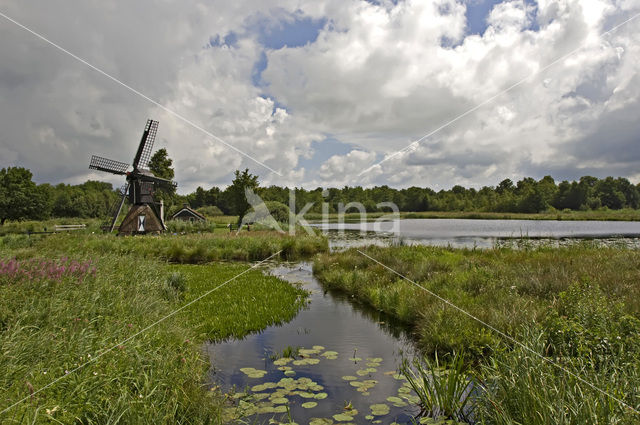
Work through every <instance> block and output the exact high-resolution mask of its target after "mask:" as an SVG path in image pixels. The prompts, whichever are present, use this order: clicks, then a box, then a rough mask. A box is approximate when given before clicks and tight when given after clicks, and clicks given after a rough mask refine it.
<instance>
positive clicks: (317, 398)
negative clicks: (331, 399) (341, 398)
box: [314, 393, 328, 400]
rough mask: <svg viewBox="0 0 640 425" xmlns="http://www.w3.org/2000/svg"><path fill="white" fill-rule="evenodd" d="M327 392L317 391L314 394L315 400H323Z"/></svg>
mask: <svg viewBox="0 0 640 425" xmlns="http://www.w3.org/2000/svg"><path fill="white" fill-rule="evenodd" d="M327 396H328V394H327V393H318V394H316V395H315V396H314V398H315V399H316V400H324V399H325V398H327Z"/></svg>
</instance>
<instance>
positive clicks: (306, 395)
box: [298, 391, 316, 398]
mask: <svg viewBox="0 0 640 425" xmlns="http://www.w3.org/2000/svg"><path fill="white" fill-rule="evenodd" d="M298 395H299V396H300V397H302V398H314V397H315V396H316V394H313V393H309V392H306V391H298Z"/></svg>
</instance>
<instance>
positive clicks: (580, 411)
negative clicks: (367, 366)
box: [314, 243, 640, 425]
mask: <svg viewBox="0 0 640 425" xmlns="http://www.w3.org/2000/svg"><path fill="white" fill-rule="evenodd" d="M365 251H366V253H367V255H370V256H371V257H373V258H375V259H377V260H378V261H380V262H381V263H383V264H385V265H387V266H389V267H390V268H392V269H394V270H396V271H398V272H399V273H401V274H402V275H404V276H407V277H408V278H409V279H411V280H413V281H415V282H417V283H418V284H420V285H421V286H423V287H424V288H426V289H427V290H429V291H431V292H433V293H435V294H438V295H439V296H441V297H443V298H445V299H447V300H449V301H450V302H452V303H453V304H455V305H456V306H458V307H460V308H462V309H464V310H465V311H467V312H469V313H470V314H472V315H473V316H475V317H477V318H479V319H480V320H482V321H483V322H485V323H487V324H490V325H491V326H493V327H495V328H497V329H499V330H500V331H501V332H504V333H506V334H508V335H511V336H512V337H513V338H515V339H516V340H517V341H520V342H522V343H523V344H525V345H526V346H527V347H528V348H529V349H530V350H527V349H524V348H522V347H521V346H519V345H517V344H513V342H512V341H511V340H508V339H504V338H502V337H500V336H499V335H497V334H495V333H493V331H491V330H490V329H489V328H488V327H486V326H483V325H482V324H480V323H479V322H477V321H475V320H473V319H471V318H470V317H468V316H465V315H464V314H462V313H461V312H460V311H458V310H456V309H454V308H452V307H450V306H447V305H446V304H445V303H443V302H442V301H440V300H438V299H437V298H436V297H434V296H432V295H431V294H429V293H428V292H427V291H424V290H422V289H420V288H417V287H416V286H414V285H413V284H411V283H409V282H407V281H405V280H403V279H401V278H399V277H398V276H397V275H395V274H393V273H392V272H390V271H389V270H387V269H385V268H383V267H382V266H380V265H378V264H376V263H375V262H373V261H371V260H370V259H368V258H366V257H365V256H363V255H361V254H359V253H358V252H357V251H355V250H349V251H346V252H342V253H339V254H323V255H320V256H319V257H318V258H317V259H316V260H315V262H314V273H315V275H316V276H317V277H318V278H319V279H320V280H321V282H322V283H323V285H324V286H325V287H326V288H332V289H337V290H341V291H344V292H346V293H348V294H351V295H353V296H354V298H355V299H357V300H359V301H361V302H363V303H366V304H369V305H371V306H373V307H375V308H377V309H379V310H382V311H384V312H386V313H388V314H390V315H392V316H395V317H396V318H398V319H400V320H402V321H404V322H406V323H407V324H409V325H411V326H412V327H413V331H414V336H415V339H416V341H417V342H418V344H419V346H420V347H421V348H422V349H423V351H424V352H425V353H426V354H427V355H428V356H433V355H439V356H446V355H447V354H449V353H453V352H458V353H462V354H461V356H462V358H464V359H465V362H466V363H467V364H468V366H469V367H472V368H473V369H474V370H475V371H476V373H477V378H476V381H477V382H479V383H480V384H479V385H481V386H482V387H484V390H482V391H480V393H479V396H478V398H477V400H476V401H475V403H476V407H477V415H478V416H477V417H476V420H477V421H478V423H483V424H531V425H537V424H539V425H542V424H548V423H554V424H581V423H603V424H604V423H606V424H609V423H621V424H627V423H629V424H630V423H638V421H639V420H640V415H638V414H637V413H635V412H633V411H631V410H628V409H626V408H625V407H624V406H623V405H621V404H620V403H618V402H617V401H616V400H614V399H612V398H611V397H608V396H606V395H603V394H602V393H600V392H598V391H597V390H594V389H593V388H591V387H590V386H589V385H587V384H585V382H584V381H581V380H579V379H577V378H576V376H581V377H583V379H584V380H585V381H587V382H590V383H593V385H596V386H597V387H599V388H601V389H602V390H604V391H605V392H608V393H610V394H612V395H613V396H615V397H617V398H619V399H621V400H623V401H624V402H625V403H627V404H629V405H631V406H634V407H635V408H640V391H639V390H638V388H640V320H639V319H638V318H639V317H640V303H639V302H638V300H639V298H638V296H639V295H640V250H633V249H624V248H602V247H596V246H595V245H594V244H591V243H582V244H578V245H575V246H571V247H563V248H551V247H538V248H533V249H520V250H515V249H508V248H500V249H491V250H471V249H448V248H435V247H389V248H380V247H369V248H367V249H366V250H365ZM545 359H546V360H545ZM549 361H552V362H557V363H559V364H560V365H561V366H562V367H563V368H564V369H566V370H568V371H569V372H570V373H567V372H565V371H563V370H560V369H558V368H556V367H555V366H553V365H551V364H550V363H549ZM458 375H459V374H458ZM448 378H449V376H448V375H445V376H444V377H439V378H437V379H436V380H435V383H434V384H433V383H432V385H431V386H430V387H429V386H427V387H426V390H427V391H423V395H425V400H426V401H429V400H433V399H437V397H436V396H437V395H440V394H442V395H444V396H447V394H448V391H449V390H448V389H449V388H452V386H450V385H449V384H448V383H447V382H446V379H448ZM455 388H459V386H457V387H455ZM429 391H431V393H432V394H431V395H429ZM417 392H418V393H419V391H417ZM434 394H435V395H434ZM445 399H446V400H448V401H449V402H450V401H451V400H452V398H451V397H448V398H446V397H445ZM426 401H424V402H423V405H424V406H426V407H427V410H428V411H432V410H434V409H432V408H430V407H429V406H431V405H433V404H438V403H435V402H433V403H431V405H430V404H429V403H427V402H426ZM448 405H449V406H451V405H452V404H451V403H448ZM438 407H439V408H440V409H441V410H440V411H442V410H445V411H449V412H451V411H452V410H451V409H448V408H447V405H446V403H445V405H442V403H440V404H438ZM436 410H437V409H436ZM449 416H451V417H453V418H455V417H456V415H455V414H452V413H449Z"/></svg>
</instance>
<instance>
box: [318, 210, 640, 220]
mask: <svg viewBox="0 0 640 425" xmlns="http://www.w3.org/2000/svg"><path fill="white" fill-rule="evenodd" d="M389 214H390V213H388V212H387V213H379V212H373V213H367V219H368V220H375V219H377V218H380V217H383V216H389ZM305 218H307V219H308V220H315V221H320V220H322V219H323V217H322V215H321V214H307V215H305ZM400 218H433V219H440V218H450V219H453V218H457V219H460V218H464V219H483V220H568V221H580V220H596V221H638V220H640V210H633V209H622V210H604V209H603V210H596V211H553V212H542V213H536V214H525V213H498V212H481V211H476V212H473V211H423V212H401V213H400ZM328 220H329V221H331V222H336V221H337V220H338V215H337V214H329V216H328ZM344 220H345V221H360V220H361V216H360V214H359V213H353V212H352V213H347V214H344Z"/></svg>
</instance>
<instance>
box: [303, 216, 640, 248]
mask: <svg viewBox="0 0 640 425" xmlns="http://www.w3.org/2000/svg"><path fill="white" fill-rule="evenodd" d="M315 226H316V227H319V228H321V229H322V230H323V231H326V232H327V235H328V236H329V240H330V243H331V248H332V249H340V248H347V247H352V246H363V245H368V244H376V245H389V244H394V243H405V244H408V245H412V244H425V245H436V246H452V247H480V248H487V247H493V246H495V245H496V244H497V243H500V242H509V241H515V240H519V239H523V238H526V239H530V240H538V241H542V242H549V241H562V240H584V239H597V240H600V241H602V242H605V243H613V242H621V243H627V244H631V245H634V246H637V245H638V244H639V241H640V222H637V221H558V220H473V219H400V220H393V221H384V222H363V223H322V224H315Z"/></svg>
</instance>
